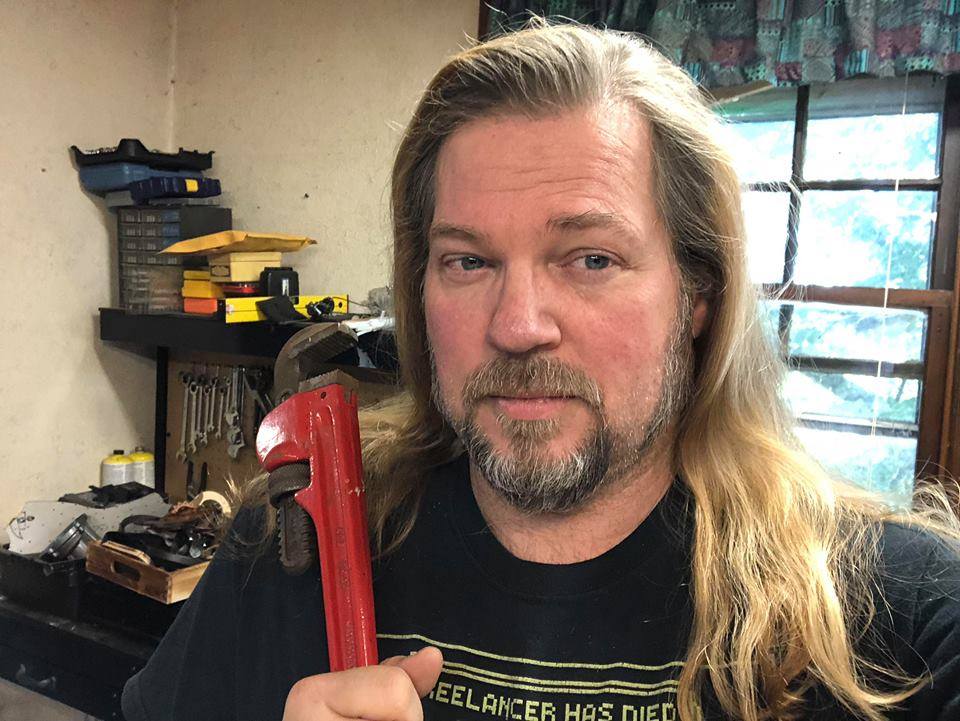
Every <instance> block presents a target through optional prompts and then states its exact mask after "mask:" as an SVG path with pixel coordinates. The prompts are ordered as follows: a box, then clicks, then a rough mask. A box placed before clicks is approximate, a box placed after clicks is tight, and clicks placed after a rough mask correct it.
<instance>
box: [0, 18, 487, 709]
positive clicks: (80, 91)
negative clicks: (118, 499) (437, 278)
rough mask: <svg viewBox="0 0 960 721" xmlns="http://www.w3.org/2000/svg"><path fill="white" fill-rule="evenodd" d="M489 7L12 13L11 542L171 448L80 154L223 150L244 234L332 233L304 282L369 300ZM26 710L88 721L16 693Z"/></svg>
mask: <svg viewBox="0 0 960 721" xmlns="http://www.w3.org/2000/svg"><path fill="white" fill-rule="evenodd" d="M477 9H478V3H477V2H476V0H442V1H441V0H389V1H384V0H378V1H376V2H375V1H373V0H365V1H363V2H340V1H338V0H322V1H321V0H309V1H308V0H302V1H299V2H290V1H287V0H231V1H226V0H181V1H180V2H175V1H174V0H0V243H2V245H0V247H2V259H3V278H2V281H0V306H2V309H3V311H2V313H0V339H2V340H0V378H2V381H0V389H2V401H0V423H2V436H0V469H2V471H0V527H2V526H5V525H6V522H7V520H8V519H9V518H10V517H11V516H12V515H14V514H15V513H16V512H17V511H18V510H19V509H20V508H21V506H22V505H23V503H24V502H25V501H27V500H29V499H37V498H56V497H57V496H59V495H60V494H62V493H64V492H66V491H69V490H79V489H82V488H84V487H85V486H87V485H90V484H94V483H96V482H97V478H98V467H99V461H100V459H101V458H102V457H103V456H104V455H105V454H106V453H108V452H109V451H110V450H111V449H112V448H115V447H116V448H124V449H129V448H131V447H132V446H133V445H134V444H135V443H138V442H146V443H147V444H148V445H150V444H152V439H153V384H154V376H153V362H152V361H151V360H150V359H148V358H145V357H142V356H140V355H138V354H137V353H135V352H133V351H131V350H126V349H121V348H118V347H116V346H114V345H109V344H103V343H101V342H100V341H99V340H98V338H97V334H98V322H97V308H98V307H99V306H103V305H109V304H111V303H114V302H115V301H116V272H115V270H114V267H113V266H114V264H115V262H116V261H115V249H114V242H115V237H114V235H115V234H114V227H113V224H114V223H115V220H114V217H113V216H112V215H109V214H108V213H107V212H106V211H105V210H104V209H103V206H102V202H100V201H99V200H98V199H95V198H93V197H92V196H89V195H87V194H85V193H84V192H83V191H82V190H81V189H80V186H79V181H78V179H77V173H76V170H75V169H74V167H73V166H72V163H71V161H70V156H69V154H68V152H67V148H68V146H70V145H71V144H77V145H79V146H81V147H84V148H87V147H99V146H102V145H109V144H112V143H114V142H116V140H117V139H119V138H120V137H127V136H129V137H140V138H141V139H143V140H144V141H146V142H147V143H148V145H151V146H153V147H161V148H176V147H178V146H180V145H183V146H185V147H188V148H199V149H203V150H206V149H209V148H213V149H215V150H216V151H217V154H216V156H215V166H214V170H215V173H214V175H215V177H219V178H220V179H221V180H222V181H223V183H224V186H225V188H226V189H227V191H228V192H227V195H226V198H225V200H226V203H227V204H228V205H230V206H231V207H233V209H234V218H235V226H236V227H239V228H248V229H261V230H273V231H287V232H294V233H304V234H309V235H311V236H313V237H316V238H317V239H319V240H320V241H321V245H320V246H319V247H318V248H315V249H313V250H311V251H307V252H306V253H303V254H302V256H301V257H297V256H290V257H289V260H291V261H293V262H294V264H295V265H296V266H297V268H298V270H299V271H300V273H301V284H302V287H303V288H304V289H316V290H323V291H327V290H333V291H338V292H342V291H346V292H349V293H350V294H352V295H354V296H361V297H364V296H366V293H367V291H368V290H369V289H370V288H373V287H376V286H378V285H383V284H385V283H386V282H387V280H388V262H387V255H386V249H387V246H388V243H389V240H388V237H389V232H388V228H387V224H386V213H385V209H386V193H387V181H388V172H389V165H390V160H391V155H392V153H393V150H394V148H395V146H396V143H397V141H398V138H399V127H402V125H403V124H404V123H405V122H406V120H407V119H408V117H409V114H410V111H411V110H412V107H413V103H414V102H415V100H416V97H417V95H418V93H419V91H420V90H421V89H422V88H423V85H424V84H425V82H426V81H427V80H428V79H429V77H430V76H431V74H432V73H433V71H434V70H436V68H437V67H438V65H439V63H440V62H441V61H442V59H443V58H444V57H445V56H446V55H448V54H449V53H451V52H454V51H456V49H457V48H458V46H460V45H461V44H463V43H464V42H465V41H466V40H465V37H466V34H467V33H469V34H471V35H472V34H473V33H474V32H475V29H476V20H477ZM305 196H309V197H305ZM308 253H309V255H308ZM2 536H3V533H2V531H0V540H2ZM30 704H34V705H30ZM55 708H56V709H60V710H55ZM7 712H9V713H10V714H12V715H11V718H12V717H13V716H16V717H18V718H26V717H30V718H49V719H53V718H80V715H79V714H72V713H70V712H68V711H66V710H65V709H61V708H60V707H58V706H57V705H56V704H48V703H46V702H44V701H43V700H42V699H38V698H36V697H32V694H29V693H28V692H22V691H20V690H19V689H16V688H15V687H13V686H11V685H9V684H0V716H2V717H4V718H6V714H7Z"/></svg>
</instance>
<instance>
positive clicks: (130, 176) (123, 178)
mask: <svg viewBox="0 0 960 721" xmlns="http://www.w3.org/2000/svg"><path fill="white" fill-rule="evenodd" d="M201 177H203V174H202V173H201V172H200V171H199V170H157V169H156V168H151V167H150V166H148V165H140V164H138V163H107V164H106V165H91V166H88V167H86V168H80V182H81V183H82V184H83V187H84V188H86V189H87V190H89V191H90V192H91V193H100V194H103V193H106V192H108V191H111V190H124V189H126V188H127V186H129V185H130V184H131V183H135V182H137V181H139V180H147V179H148V178H193V179H195V180H199V179H200V178H201Z"/></svg>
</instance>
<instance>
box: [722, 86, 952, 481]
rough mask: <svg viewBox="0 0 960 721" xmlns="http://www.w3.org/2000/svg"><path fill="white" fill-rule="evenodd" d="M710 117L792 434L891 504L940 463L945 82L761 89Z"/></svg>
mask: <svg viewBox="0 0 960 721" xmlns="http://www.w3.org/2000/svg"><path fill="white" fill-rule="evenodd" d="M718 109H719V111H720V112H721V114H722V115H723V116H724V117H726V118H727V119H728V121H730V123H729V126H728V129H729V133H730V138H729V141H730V147H731V149H732V151H733V154H734V158H735V161H736V163H737V167H738V170H739V172H740V175H741V180H742V181H743V182H744V195H743V207H744V216H745V222H746V232H747V238H748V244H749V257H750V272H751V276H752V278H753V280H754V281H755V282H756V283H757V284H758V285H760V286H762V289H763V292H764V296H765V298H766V300H764V302H763V307H764V312H765V319H766V321H767V327H768V328H769V330H770V333H771V337H772V339H773V340H774V342H776V343H777V344H778V346H779V348H780V349H781V352H782V354H783V356H784V358H785V359H786V361H787V363H788V366H789V369H790V370H789V373H788V375H787V378H786V381H785V388H784V391H785V396H786V398H787V400H788V402H789V403H790V406H791V408H792V409H793V412H794V414H795V416H796V418H797V421H798V436H799V437H800V439H801V440H802V441H803V442H804V443H805V444H806V445H807V447H808V449H809V450H810V451H811V453H812V454H813V455H814V456H815V457H817V458H818V459H819V460H820V461H821V462H822V463H824V464H825V465H826V466H827V467H829V468H831V469H833V470H835V471H836V472H837V473H839V474H840V475H843V476H845V477H846V478H849V479H850V480H853V481H855V482H858V483H861V484H863V485H865V486H867V487H870V488H872V489H875V490H878V491H882V492H885V493H889V494H891V495H892V496H894V497H895V498H898V499H905V498H907V497H908V495H909V493H910V491H912V489H913V479H914V477H915V475H916V474H920V475H937V473H938V470H939V468H940V465H941V464H943V463H945V462H946V461H947V460H948V458H947V450H948V447H947V444H945V442H944V441H945V440H946V439H945V436H944V433H943V428H942V426H944V425H947V424H945V423H944V418H945V417H947V416H949V413H946V410H947V409H946V404H945V397H946V396H947V395H948V394H949V392H950V389H949V383H948V378H947V376H948V368H947V367H948V365H949V364H950V362H951V359H950V358H949V352H950V342H949V339H950V332H951V317H952V313H953V304H954V297H953V295H954V294H953V288H954V283H953V277H954V266H955V257H956V241H957V203H958V201H957V195H958V191H960V188H958V174H960V147H958V144H960V141H958V137H957V129H958V127H960V118H958V110H960V82H958V81H957V79H956V78H954V79H949V80H944V79H942V78H934V77H932V76H919V75H911V76H907V77H905V78H891V79H883V80H879V79H862V80H861V79H858V80H849V81H844V82H839V83H833V84H829V85H823V86H817V85H814V86H802V87H799V88H776V89H769V90H765V91H762V92H759V93H755V94H752V95H745V96H743V97H740V98H734V99H731V100H726V101H721V102H720V103H719V104H718ZM948 431H949V429H948Z"/></svg>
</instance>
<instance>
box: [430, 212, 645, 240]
mask: <svg viewBox="0 0 960 721" xmlns="http://www.w3.org/2000/svg"><path fill="white" fill-rule="evenodd" d="M547 229H548V230H551V231H554V232H559V233H568V232H572V231H573V232H575V231H583V230H593V229H602V230H613V231H616V232H617V233H619V234H622V235H625V236H628V237H631V238H636V237H637V231H636V229H635V228H634V227H633V225H632V224H631V223H629V222H628V221H627V220H626V219H625V218H624V217H623V216H621V215H619V214H617V213H604V212H601V211H597V210H588V211H586V212H583V213H574V214H569V215H558V216H556V217H554V218H551V219H550V220H548V221H547ZM441 237H444V238H455V239H457V240H464V241H467V242H481V243H483V242H486V241H487V236H486V234H485V233H482V232H480V231H479V230H477V229H476V228H472V227H470V226H469V225H456V224H454V223H445V222H439V223H434V224H433V225H432V226H430V230H429V231H428V233H427V240H428V241H432V240H436V239H437V238H441Z"/></svg>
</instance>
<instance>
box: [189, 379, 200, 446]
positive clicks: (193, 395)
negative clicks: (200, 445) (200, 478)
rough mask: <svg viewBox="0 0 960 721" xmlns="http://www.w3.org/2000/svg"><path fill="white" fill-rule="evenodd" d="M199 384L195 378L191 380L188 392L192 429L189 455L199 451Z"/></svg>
mask: <svg viewBox="0 0 960 721" xmlns="http://www.w3.org/2000/svg"><path fill="white" fill-rule="evenodd" d="M198 388H199V386H198V385H197V381H196V380H195V379H191V380H190V385H189V387H188V392H189V393H190V412H189V415H190V431H189V432H188V433H187V455H188V456H192V455H193V454H194V453H196V452H197V392H198Z"/></svg>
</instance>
